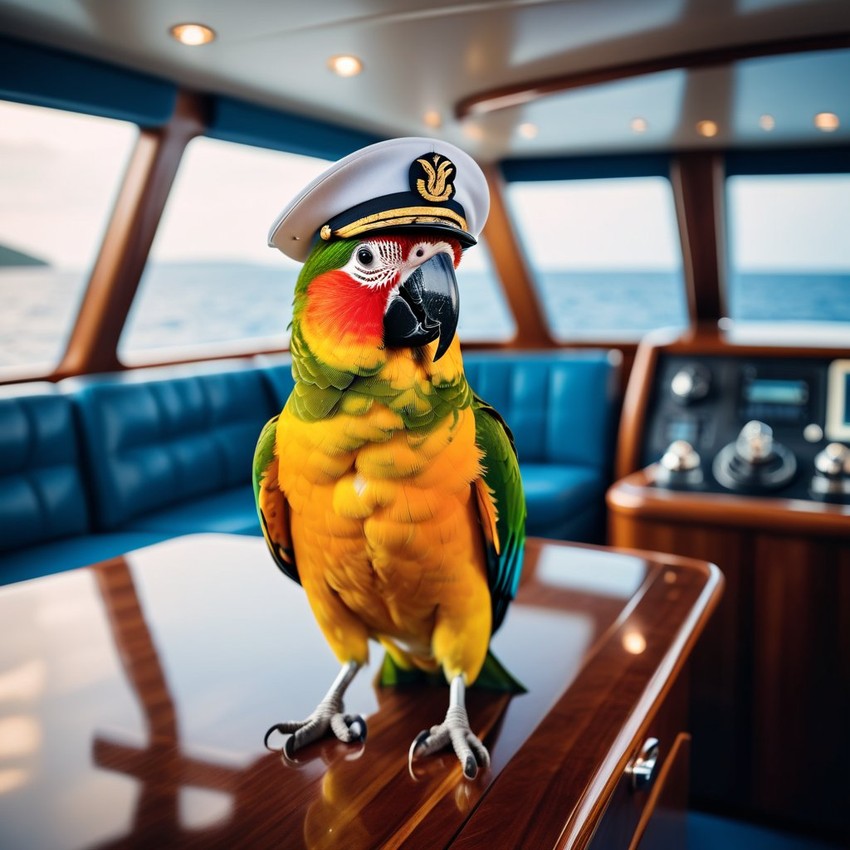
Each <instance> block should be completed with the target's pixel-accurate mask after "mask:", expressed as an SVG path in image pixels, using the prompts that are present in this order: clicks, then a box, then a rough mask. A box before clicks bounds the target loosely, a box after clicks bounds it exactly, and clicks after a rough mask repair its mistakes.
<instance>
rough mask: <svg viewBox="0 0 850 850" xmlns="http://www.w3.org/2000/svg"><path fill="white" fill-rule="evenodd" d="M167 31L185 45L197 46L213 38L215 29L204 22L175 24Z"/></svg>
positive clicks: (207, 42)
mask: <svg viewBox="0 0 850 850" xmlns="http://www.w3.org/2000/svg"><path fill="white" fill-rule="evenodd" d="M169 32H170V33H171V35H172V37H173V38H176V39H177V41H179V42H180V44H185V45H186V46H187V47H199V46H200V45H202V44H209V43H210V42H211V41H214V40H215V30H213V29H210V27H208V26H206V25H205V24H175V25H174V26H173V27H172V28H171V29H170V30H169Z"/></svg>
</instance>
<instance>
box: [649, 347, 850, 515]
mask: <svg viewBox="0 0 850 850" xmlns="http://www.w3.org/2000/svg"><path fill="white" fill-rule="evenodd" d="M848 436H850V360H848V359H845V358H831V357H826V356H810V357H794V358H788V357H776V356H766V355H749V354H736V355H733V354H703V353H687V354H677V353H666V352H665V353H662V354H660V355H659V360H658V365H657V368H656V371H655V375H654V379H653V382H652V387H651V390H650V399H649V405H648V410H647V417H646V428H645V432H644V436H643V440H642V446H641V464H642V465H644V466H647V465H649V464H652V463H658V464H659V470H658V475H657V478H656V485H657V486H659V487H669V488H674V489H682V490H690V491H694V492H713V493H736V494H746V495H752V496H762V495H770V496H777V497H785V498H794V499H811V500H815V501H828V502H831V501H834V502H839V503H850V449H848V448H847V446H846V441H847V439H848Z"/></svg>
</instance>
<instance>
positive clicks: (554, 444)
mask: <svg viewBox="0 0 850 850" xmlns="http://www.w3.org/2000/svg"><path fill="white" fill-rule="evenodd" d="M463 362H464V370H465V372H466V377H467V380H468V381H469V383H470V385H471V386H472V388H473V389H474V390H475V392H476V393H477V394H478V395H479V396H481V398H483V399H484V400H485V401H487V402H488V403H489V404H492V405H493V407H495V408H496V410H498V411H499V413H501V414H502V416H503V417H504V418H505V421H506V422H507V423H508V425H510V427H511V429H512V431H513V433H514V438H515V440H516V446H517V452H518V454H519V458H520V461H521V462H548V463H564V464H581V465H585V466H592V467H595V468H597V469H603V468H606V467H607V466H608V465H609V464H610V462H611V451H612V446H611V439H612V436H613V425H614V416H615V412H616V411H615V409H614V405H615V398H616V392H617V387H616V378H617V369H616V367H615V366H614V364H613V363H612V362H611V360H610V358H609V356H608V352H606V351H591V350H588V351H570V352H545V353H539V354H538V353H533V354H530V353H527V352H526V353H512V352H511V353H505V354H502V353H497V354H492V353H488V354H483V353H480V352H471V353H468V354H464V357H463Z"/></svg>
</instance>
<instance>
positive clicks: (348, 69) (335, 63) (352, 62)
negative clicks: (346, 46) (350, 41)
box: [328, 54, 363, 77]
mask: <svg viewBox="0 0 850 850" xmlns="http://www.w3.org/2000/svg"><path fill="white" fill-rule="evenodd" d="M328 68H330V69H331V71H333V72H334V73H335V74H336V75H337V76H339V77H356V76H357V75H358V74H359V73H360V72H361V71H362V70H363V63H362V62H361V61H360V60H359V59H358V58H357V57H356V56H351V55H350V54H343V55H340V56H331V58H330V59H328Z"/></svg>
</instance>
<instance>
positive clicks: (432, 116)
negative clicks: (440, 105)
mask: <svg viewBox="0 0 850 850" xmlns="http://www.w3.org/2000/svg"><path fill="white" fill-rule="evenodd" d="M422 120H423V121H424V122H425V125H426V126H427V127H440V126H442V123H443V119H442V118H440V113H439V112H436V111H434V110H433V109H431V110H429V111H428V112H426V113H425V114H424V115H423V116H422Z"/></svg>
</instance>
